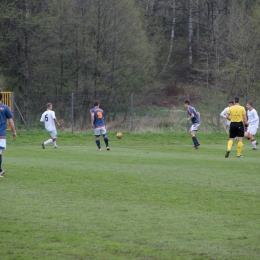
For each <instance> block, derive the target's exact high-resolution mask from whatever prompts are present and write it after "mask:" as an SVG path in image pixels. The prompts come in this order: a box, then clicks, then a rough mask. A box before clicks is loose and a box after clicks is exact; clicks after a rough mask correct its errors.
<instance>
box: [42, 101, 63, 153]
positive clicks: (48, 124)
mask: <svg viewBox="0 0 260 260" xmlns="http://www.w3.org/2000/svg"><path fill="white" fill-rule="evenodd" d="M46 107H47V110H46V111H45V112H44V113H43V114H42V116H41V119H40V122H42V123H44V125H45V129H46V131H47V132H48V133H49V134H50V136H51V138H50V139H48V140H47V141H45V142H44V143H42V148H43V149H45V146H46V145H47V144H49V143H53V146H54V148H57V147H58V146H57V143H56V139H57V130H56V125H57V126H59V125H60V124H59V122H58V121H57V118H56V116H55V112H54V111H52V104H51V103H48V104H47V105H46ZM55 123H56V125H55Z"/></svg>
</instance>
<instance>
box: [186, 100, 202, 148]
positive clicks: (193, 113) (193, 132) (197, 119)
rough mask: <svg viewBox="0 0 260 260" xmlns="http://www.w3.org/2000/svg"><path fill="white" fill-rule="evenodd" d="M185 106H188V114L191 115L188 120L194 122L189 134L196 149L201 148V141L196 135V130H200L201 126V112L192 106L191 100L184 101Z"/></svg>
mask: <svg viewBox="0 0 260 260" xmlns="http://www.w3.org/2000/svg"><path fill="white" fill-rule="evenodd" d="M184 106H185V107H186V108H187V111H188V114H189V115H190V117H189V118H187V121H189V120H191V122H192V126H191V128H190V131H189V134H190V136H191V138H192V141H193V143H194V149H199V146H200V143H199V141H198V139H197V137H196V132H198V129H199V126H200V113H199V112H198V111H196V109H195V108H194V107H192V106H190V101H189V100H185V101H184Z"/></svg>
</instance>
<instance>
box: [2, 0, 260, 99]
mask: <svg viewBox="0 0 260 260" xmlns="http://www.w3.org/2000/svg"><path fill="white" fill-rule="evenodd" d="M0 3H1V8H0V32H1V33H0V85H1V89H2V90H8V91H14V92H15V93H19V94H20V95H27V94H29V93H38V94H43V95H44V94H47V93H48V94H60V95H62V94H66V93H71V92H75V93H76V92H82V93H85V94H86V95H89V96H90V98H91V99H93V98H96V97H97V96H98V94H99V93H100V92H102V93H103V94H104V95H106V97H107V98H111V99H114V100H116V99H118V98H119V97H120V99H124V97H126V96H127V98H128V97H129V95H130V93H138V92H140V91H141V92H144V91H149V90H150V89H157V88H166V87H168V88H169V87H170V88H173V89H174V87H175V86H177V85H178V84H181V83H188V84H191V85H194V86H200V87H203V88H204V89H205V90H206V91H208V93H210V94H209V97H211V96H212V97H214V98H216V99H218V97H219V95H220V93H222V94H223V93H224V94H225V95H226V98H227V99H228V98H229V97H230V96H232V97H233V95H240V96H243V95H247V96H248V97H251V98H252V101H254V99H256V98H257V93H258V92H259V89H260V73H259V69H260V55H259V54H260V53H259V52H260V48H259V47H260V1H259V0H41V1H39V0H0Z"/></svg>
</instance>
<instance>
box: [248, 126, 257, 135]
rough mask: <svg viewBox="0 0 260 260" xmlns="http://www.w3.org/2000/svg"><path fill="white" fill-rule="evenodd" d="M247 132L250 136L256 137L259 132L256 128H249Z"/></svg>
mask: <svg viewBox="0 0 260 260" xmlns="http://www.w3.org/2000/svg"><path fill="white" fill-rule="evenodd" d="M247 132H248V133H249V134H250V135H255V134H256V132H257V128H256V127H255V126H250V125H249V126H248V128H247Z"/></svg>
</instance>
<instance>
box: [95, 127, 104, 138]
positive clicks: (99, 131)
mask: <svg viewBox="0 0 260 260" xmlns="http://www.w3.org/2000/svg"><path fill="white" fill-rule="evenodd" d="M106 134H107V130H106V128H105V127H104V126H102V127H99V128H95V129H94V135H95V136H100V135H106Z"/></svg>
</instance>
